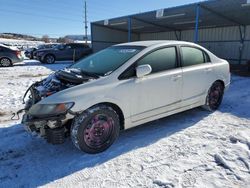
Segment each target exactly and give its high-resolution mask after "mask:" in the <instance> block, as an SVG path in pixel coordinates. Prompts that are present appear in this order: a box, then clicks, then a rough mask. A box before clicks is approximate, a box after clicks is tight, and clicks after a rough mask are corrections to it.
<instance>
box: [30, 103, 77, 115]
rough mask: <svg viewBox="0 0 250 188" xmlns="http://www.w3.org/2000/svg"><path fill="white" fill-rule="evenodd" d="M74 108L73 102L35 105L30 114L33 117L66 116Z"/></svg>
mask: <svg viewBox="0 0 250 188" xmlns="http://www.w3.org/2000/svg"><path fill="white" fill-rule="evenodd" d="M73 106H74V103H73V102H69V103H60V104H35V105H34V106H32V107H31V108H30V110H29V114H30V115H33V116H56V115H60V114H65V113H66V112H67V111H68V110H70V109H71V108H72V107H73Z"/></svg>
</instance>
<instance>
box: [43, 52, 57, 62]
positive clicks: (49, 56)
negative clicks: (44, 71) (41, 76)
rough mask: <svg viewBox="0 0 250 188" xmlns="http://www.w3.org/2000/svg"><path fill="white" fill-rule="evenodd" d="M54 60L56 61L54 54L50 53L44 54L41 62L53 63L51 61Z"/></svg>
mask: <svg viewBox="0 0 250 188" xmlns="http://www.w3.org/2000/svg"><path fill="white" fill-rule="evenodd" d="M55 61H56V58H55V56H54V55H52V54H48V55H46V56H45V57H44V61H43V63H47V64H53V63H55Z"/></svg>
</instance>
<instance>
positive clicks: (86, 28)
mask: <svg viewBox="0 0 250 188" xmlns="http://www.w3.org/2000/svg"><path fill="white" fill-rule="evenodd" d="M84 15H85V21H84V23H85V43H86V44H87V42H88V21H87V2H86V0H85V1H84Z"/></svg>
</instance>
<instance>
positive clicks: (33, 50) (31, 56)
mask: <svg viewBox="0 0 250 188" xmlns="http://www.w3.org/2000/svg"><path fill="white" fill-rule="evenodd" d="M57 45H58V44H57V43H49V44H41V45H39V46H37V48H28V49H27V50H26V51H25V52H24V55H25V56H26V57H27V58H29V59H34V58H35V57H36V53H37V52H36V51H37V50H42V49H49V48H54V47H55V46H57Z"/></svg>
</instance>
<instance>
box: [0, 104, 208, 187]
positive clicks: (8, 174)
mask: <svg viewBox="0 0 250 188" xmlns="http://www.w3.org/2000/svg"><path fill="white" fill-rule="evenodd" d="M209 114H210V113H209V112H207V111H203V110H201V109H200V108H197V109H193V110H189V111H186V112H183V113H179V114H176V115H173V116H170V117H167V118H163V119H161V120H157V121H153V122H150V123H147V124H144V125H141V126H138V127H135V128H132V129H129V130H126V131H122V132H121V134H120V137H119V138H118V140H117V141H116V142H115V143H114V144H113V145H112V146H111V147H110V148H109V149H108V150H107V151H105V152H103V153H100V154H95V155H90V154H86V153H83V152H80V151H78V150H77V149H76V148H75V147H74V146H73V144H72V143H71V141H70V139H67V141H66V143H64V144H62V145H56V146H53V145H49V144H47V143H46V141H44V140H43V139H42V138H37V137H33V136H30V135H29V134H28V133H26V132H25V131H24V130H23V127H22V126H21V125H20V124H16V125H13V126H11V127H7V128H2V129H0V138H2V141H1V143H0V146H1V147H0V187H2V186H3V187H7V186H16V185H17V183H18V186H19V187H37V186H42V185H45V184H48V183H50V182H53V181H55V180H58V179H60V178H63V177H65V176H68V175H71V174H73V173H76V172H78V171H80V170H83V169H85V168H91V167H94V166H97V165H100V164H103V163H105V162H107V161H109V160H112V159H114V158H116V157H119V156H121V155H123V154H125V153H128V152H131V151H133V150H137V149H140V148H143V147H146V146H148V145H151V144H153V143H155V142H157V141H159V140H160V139H162V138H166V137H169V136H171V135H173V134H175V133H178V132H180V131H183V130H184V129H186V128H188V127H192V126H194V125H195V124H197V123H198V122H199V121H201V120H202V119H203V118H205V117H207V116H208V115H209Z"/></svg>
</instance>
